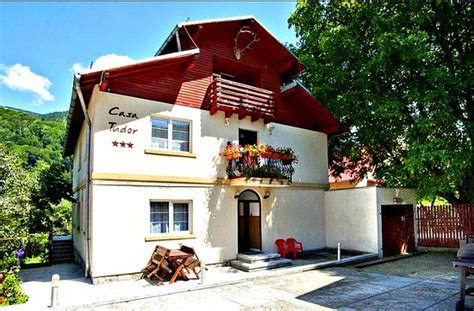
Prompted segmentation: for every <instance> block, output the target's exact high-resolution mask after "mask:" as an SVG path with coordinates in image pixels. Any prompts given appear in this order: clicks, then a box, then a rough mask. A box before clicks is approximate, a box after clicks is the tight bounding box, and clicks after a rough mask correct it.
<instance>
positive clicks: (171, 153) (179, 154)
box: [145, 148, 196, 158]
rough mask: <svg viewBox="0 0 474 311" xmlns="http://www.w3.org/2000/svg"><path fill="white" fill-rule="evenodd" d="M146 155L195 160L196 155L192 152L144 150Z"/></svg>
mask: <svg viewBox="0 0 474 311" xmlns="http://www.w3.org/2000/svg"><path fill="white" fill-rule="evenodd" d="M145 153H146V154H156V155H163V156H169V157H183V158H196V154H195V153H192V152H183V151H168V150H159V149H148V148H147V149H145Z"/></svg>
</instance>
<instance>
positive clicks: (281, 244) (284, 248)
mask: <svg viewBox="0 0 474 311" xmlns="http://www.w3.org/2000/svg"><path fill="white" fill-rule="evenodd" d="M275 244H276V246H277V248H278V252H279V253H280V255H281V257H283V258H286V255H287V254H288V253H289V249H288V245H287V244H286V242H285V240H283V239H278V240H276V241H275Z"/></svg>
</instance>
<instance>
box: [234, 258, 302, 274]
mask: <svg viewBox="0 0 474 311" xmlns="http://www.w3.org/2000/svg"><path fill="white" fill-rule="evenodd" d="M292 264H293V263H292V261H291V259H286V258H279V259H273V260H269V261H254V262H252V263H249V262H245V261H242V260H238V259H237V260H232V261H231V262H230V265H231V266H232V267H234V268H236V269H239V270H243V271H245V272H252V271H259V270H270V269H275V268H281V267H286V266H290V265H292Z"/></svg>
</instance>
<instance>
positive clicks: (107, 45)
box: [0, 2, 296, 113]
mask: <svg viewBox="0 0 474 311" xmlns="http://www.w3.org/2000/svg"><path fill="white" fill-rule="evenodd" d="M294 7H295V2H276V3H272V2H262V3H254V2H235V3H220V2H210V3H199V2H190V3H178V2H175V3H151V2H145V3H124V2H107V3H85V2H81V3H44V2H41V3H0V105H4V106H12V107H17V108H21V109H25V110H31V111H35V112H39V113H47V112H52V111H63V110H67V109H68V108H69V100H70V95H71V87H72V76H73V70H72V68H73V66H74V68H87V67H88V66H89V64H90V63H91V61H96V60H97V59H98V58H100V57H101V56H104V55H107V57H105V58H102V60H110V54H116V55H119V56H123V57H115V58H117V59H119V60H124V59H125V60H127V59H128V58H131V59H141V58H146V57H151V56H153V55H154V53H155V52H156V50H157V49H158V48H159V47H160V45H161V43H162V42H163V41H164V40H165V39H166V37H167V36H168V34H169V33H170V31H171V30H172V28H173V27H174V26H175V25H176V24H177V23H179V22H182V21H185V20H186V19H187V18H188V17H189V18H190V19H191V20H199V19H208V18H221V17H230V16H240V15H254V16H255V17H256V18H257V19H258V20H259V21H260V22H261V23H263V24H264V25H265V26H266V27H267V28H268V29H269V30H270V31H271V32H272V33H273V34H274V35H275V36H276V37H277V38H278V39H279V40H280V41H281V42H284V43H285V42H288V43H295V41H296V38H295V35H294V32H293V30H291V29H288V23H287V20H288V17H289V15H290V14H291V12H292V11H293V10H294ZM96 63H98V62H96Z"/></svg>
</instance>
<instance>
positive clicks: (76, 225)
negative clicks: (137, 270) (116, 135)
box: [72, 125, 88, 261]
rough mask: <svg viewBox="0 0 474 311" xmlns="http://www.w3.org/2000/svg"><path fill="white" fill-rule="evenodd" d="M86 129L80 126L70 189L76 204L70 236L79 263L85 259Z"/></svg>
mask: <svg viewBox="0 0 474 311" xmlns="http://www.w3.org/2000/svg"><path fill="white" fill-rule="evenodd" d="M85 133H86V127H85V125H83V126H82V129H81V133H80V135H79V139H78V142H77V144H76V150H75V152H74V158H73V174H72V176H73V178H72V189H73V195H74V199H75V200H76V202H75V203H74V205H73V211H72V236H73V240H74V247H75V250H76V255H78V256H79V257H80V260H81V261H84V258H85V256H86V255H85V248H86V245H85V243H86V238H85V232H86V231H85V226H86V224H87V220H86V219H85V208H86V204H87V201H86V198H87V195H86V189H85V188H86V179H87V165H88V162H87V159H86V139H85V138H86V135H85Z"/></svg>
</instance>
